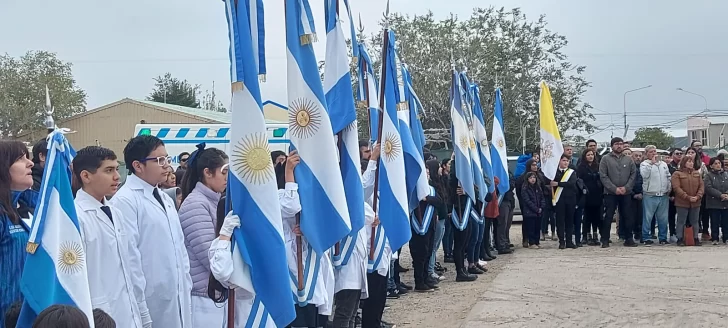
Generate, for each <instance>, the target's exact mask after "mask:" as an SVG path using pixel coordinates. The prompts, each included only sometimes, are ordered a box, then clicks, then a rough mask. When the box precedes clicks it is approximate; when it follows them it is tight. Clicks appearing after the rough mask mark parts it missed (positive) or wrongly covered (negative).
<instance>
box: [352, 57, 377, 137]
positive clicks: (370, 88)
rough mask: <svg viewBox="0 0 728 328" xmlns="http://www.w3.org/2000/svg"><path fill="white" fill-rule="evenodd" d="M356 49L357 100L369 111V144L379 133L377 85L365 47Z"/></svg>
mask: <svg viewBox="0 0 728 328" xmlns="http://www.w3.org/2000/svg"><path fill="white" fill-rule="evenodd" d="M357 48H358V49H359V57H358V58H359V62H358V64H357V67H358V70H357V71H358V72H357V75H358V76H357V78H358V80H359V88H358V89H357V99H358V100H359V103H360V104H362V105H363V106H365V107H367V110H368V111H369V137H370V139H371V142H374V141H376V140H377V135H378V133H379V130H378V128H379V126H378V125H379V83H378V82H377V80H376V78H375V77H374V76H375V75H374V66H372V60H371V58H370V57H369V53H368V52H367V49H366V45H364V43H360V44H359V45H358V47H357ZM365 85H366V87H365Z"/></svg>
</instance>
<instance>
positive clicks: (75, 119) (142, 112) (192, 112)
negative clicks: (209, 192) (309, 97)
mask: <svg viewBox="0 0 728 328" xmlns="http://www.w3.org/2000/svg"><path fill="white" fill-rule="evenodd" d="M264 113H265V116H266V119H267V120H270V121H278V122H287V121H288V115H287V114H288V111H287V109H286V107H284V106H282V105H280V104H277V103H274V102H271V101H266V102H265V103H264ZM269 116H270V117H269ZM230 117H231V115H230V113H220V112H213V111H208V110H204V109H199V108H191V107H184V106H177V105H170V104H164V103H158V102H154V101H147V100H134V99H129V98H124V99H122V100H119V101H117V102H114V103H111V104H108V105H105V106H102V107H99V108H96V109H93V110H89V111H87V112H84V113H81V114H78V115H75V116H72V117H69V118H67V119H65V120H59V121H56V125H57V126H59V127H62V128H68V129H70V130H72V131H76V132H75V133H72V134H68V135H67V136H66V137H67V138H68V141H69V142H70V143H71V145H73V147H74V148H76V149H80V148H83V147H86V146H91V145H100V146H103V147H107V148H110V149H111V150H113V151H114V152H115V153H116V155H117V156H118V157H119V160H120V161H123V150H124V146H126V143H127V142H128V140H129V139H131V138H132V137H133V136H134V127H135V126H136V125H137V124H139V123H147V124H175V123H177V124H183V123H210V124H226V123H228V124H229V123H230ZM46 134H47V133H46V129H44V128H43V129H38V130H37V131H28V132H25V133H22V134H20V135H18V137H17V138H16V139H18V140H21V141H27V142H30V143H31V145H32V144H33V143H35V142H36V141H37V140H39V139H40V138H43V137H44V136H45V135H46Z"/></svg>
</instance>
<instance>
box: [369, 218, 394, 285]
mask: <svg viewBox="0 0 728 328" xmlns="http://www.w3.org/2000/svg"><path fill="white" fill-rule="evenodd" d="M367 229H369V227H367ZM386 241H387V237H385V236H384V229H383V228H382V225H381V224H380V225H378V226H377V229H376V233H375V234H374V259H373V260H372V259H370V258H369V253H367V260H368V262H367V272H368V273H372V272H375V271H377V269H378V268H379V267H380V265H382V263H381V262H382V255H383V254H384V246H385V243H386ZM384 264H385V265H387V266H388V265H389V263H384Z"/></svg>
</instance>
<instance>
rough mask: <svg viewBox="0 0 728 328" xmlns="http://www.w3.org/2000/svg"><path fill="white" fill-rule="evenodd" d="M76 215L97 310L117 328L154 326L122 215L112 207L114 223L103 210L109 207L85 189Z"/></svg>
mask: <svg viewBox="0 0 728 328" xmlns="http://www.w3.org/2000/svg"><path fill="white" fill-rule="evenodd" d="M75 203H76V214H77V215H78V225H79V228H80V231H81V239H82V240H83V244H84V248H85V250H86V268H87V270H88V280H89V281H88V283H89V290H90V292H91V304H92V305H93V308H94V309H101V310H103V311H104V312H106V313H108V314H109V315H110V316H111V317H112V318H113V319H114V321H116V325H117V326H118V327H129V328H142V327H143V323H147V324H148V325H149V327H151V318H150V317H149V310H148V309H147V303H146V301H145V298H144V285H143V284H140V281H139V280H134V279H133V278H132V274H131V272H132V271H138V270H139V269H140V266H141V263H140V262H139V261H135V259H136V258H137V257H134V256H131V255H130V252H133V251H134V249H133V248H132V247H131V246H132V245H131V243H130V242H129V239H128V238H127V234H126V233H125V231H124V227H123V225H122V223H121V222H122V220H123V219H122V214H121V212H120V211H119V210H118V209H116V208H114V207H111V206H110V209H111V216H112V217H113V219H114V221H113V222H112V221H111V220H110V219H109V217H108V216H107V215H106V213H104V211H102V210H101V207H102V206H108V205H109V204H108V202H107V201H106V199H104V200H103V203H102V202H99V201H98V200H96V199H95V198H94V197H92V196H91V195H89V194H88V193H86V192H85V191H84V190H83V189H81V190H79V191H78V193H77V194H76V202H75Z"/></svg>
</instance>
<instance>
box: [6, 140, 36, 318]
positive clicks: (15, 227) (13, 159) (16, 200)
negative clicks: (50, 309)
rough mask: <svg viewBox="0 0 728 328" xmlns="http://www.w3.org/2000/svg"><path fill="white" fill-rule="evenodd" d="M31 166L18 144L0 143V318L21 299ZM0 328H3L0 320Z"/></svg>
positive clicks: (32, 195)
mask: <svg viewBox="0 0 728 328" xmlns="http://www.w3.org/2000/svg"><path fill="white" fill-rule="evenodd" d="M32 168H33V162H32V161H31V160H30V159H29V158H28V148H27V147H26V146H25V145H23V143H22V142H20V141H6V140H0V240H2V241H3V242H2V243H0V285H2V286H3V288H2V289H0V314H3V315H4V314H5V312H6V311H8V309H9V308H10V306H11V305H12V304H13V303H15V302H18V301H20V300H21V299H22V293H21V290H20V286H21V277H22V274H23V267H24V265H25V261H26V258H27V256H26V255H27V254H28V253H27V252H26V250H25V247H26V244H27V243H28V227H27V224H23V221H22V220H23V219H26V220H27V219H29V218H31V217H32V211H33V209H34V208H35V205H36V202H37V200H38V193H37V192H36V191H33V190H31V187H33V176H32V175H31V174H32V172H33V171H32ZM0 328H5V324H4V323H3V322H2V320H0Z"/></svg>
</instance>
